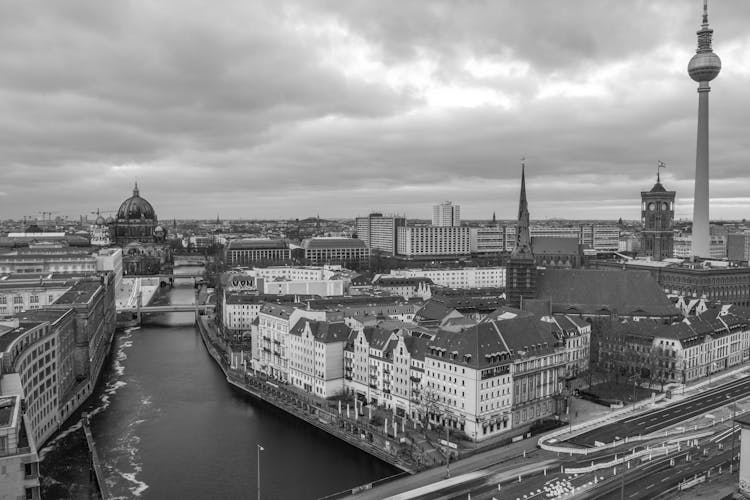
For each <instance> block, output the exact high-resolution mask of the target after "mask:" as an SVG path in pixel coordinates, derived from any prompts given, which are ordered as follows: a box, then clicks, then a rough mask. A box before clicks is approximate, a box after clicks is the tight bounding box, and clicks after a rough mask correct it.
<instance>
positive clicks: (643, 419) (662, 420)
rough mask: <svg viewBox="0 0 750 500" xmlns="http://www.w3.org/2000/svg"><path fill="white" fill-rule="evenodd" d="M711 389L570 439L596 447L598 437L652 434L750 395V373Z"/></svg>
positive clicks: (605, 438) (621, 437) (610, 439)
mask: <svg viewBox="0 0 750 500" xmlns="http://www.w3.org/2000/svg"><path fill="white" fill-rule="evenodd" d="M710 391H711V392H708V393H704V394H700V395H698V396H694V397H691V398H689V399H686V400H684V401H681V402H678V403H674V404H672V405H669V406H667V407H666V408H663V409H660V410H653V411H650V412H648V413H644V414H640V415H635V416H632V417H626V418H624V419H622V420H618V421H616V422H613V423H611V424H607V425H604V426H602V427H597V428H596V429H593V430H591V431H589V432H585V433H583V434H579V435H577V436H575V437H573V438H571V439H569V440H568V441H569V442H571V443H575V444H577V445H580V446H588V447H595V446H596V441H599V442H601V443H609V442H612V441H613V440H617V439H624V438H625V437H630V436H638V435H645V434H651V433H654V432H657V431H660V430H662V429H666V428H667V427H671V426H674V425H677V424H679V423H680V422H684V421H686V420H689V419H691V418H693V417H696V416H698V415H701V414H703V413H706V412H707V411H710V410H713V409H715V408H719V407H721V406H726V405H727V404H728V403H730V402H734V401H737V400H739V399H743V398H746V397H747V396H749V395H750V377H747V378H743V379H740V380H736V381H733V382H729V383H728V384H725V385H722V386H719V387H716V388H713V389H711V390H710Z"/></svg>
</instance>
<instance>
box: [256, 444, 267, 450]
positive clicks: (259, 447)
mask: <svg viewBox="0 0 750 500" xmlns="http://www.w3.org/2000/svg"><path fill="white" fill-rule="evenodd" d="M258 449H259V450H260V451H266V449H265V448H263V447H262V446H261V445H258Z"/></svg>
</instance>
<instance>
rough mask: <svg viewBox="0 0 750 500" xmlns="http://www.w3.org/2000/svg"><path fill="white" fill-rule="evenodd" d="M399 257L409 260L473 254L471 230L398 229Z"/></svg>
mask: <svg viewBox="0 0 750 500" xmlns="http://www.w3.org/2000/svg"><path fill="white" fill-rule="evenodd" d="M397 248H398V250H397V253H398V254H399V255H403V256H405V257H408V258H419V257H429V256H433V257H438V256H442V257H445V256H454V255H469V254H471V228H470V227H467V226H463V227H455V226H407V227H399V228H398V247H397Z"/></svg>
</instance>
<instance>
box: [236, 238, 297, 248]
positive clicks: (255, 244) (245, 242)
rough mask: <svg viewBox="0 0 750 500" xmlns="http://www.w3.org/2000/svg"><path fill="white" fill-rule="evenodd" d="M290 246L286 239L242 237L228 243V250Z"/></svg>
mask: <svg viewBox="0 0 750 500" xmlns="http://www.w3.org/2000/svg"><path fill="white" fill-rule="evenodd" d="M288 248H289V243H288V242H286V241H284V240H271V239H266V238H241V239H238V240H232V241H230V242H229V244H228V245H227V249H228V250H264V249H281V250H286V249H288Z"/></svg>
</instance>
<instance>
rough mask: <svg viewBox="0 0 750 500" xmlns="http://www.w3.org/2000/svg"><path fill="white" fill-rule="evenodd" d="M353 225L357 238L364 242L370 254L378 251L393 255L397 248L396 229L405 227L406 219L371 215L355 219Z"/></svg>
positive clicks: (379, 214) (376, 214) (378, 214)
mask: <svg viewBox="0 0 750 500" xmlns="http://www.w3.org/2000/svg"><path fill="white" fill-rule="evenodd" d="M355 224H356V230H357V238H359V239H360V240H362V241H364V242H365V245H366V246H367V248H368V250H370V252H372V251H373V250H380V251H383V252H386V253H389V254H394V253H396V249H397V248H398V246H397V243H396V239H397V237H398V228H399V227H403V226H405V225H406V218H405V217H397V216H393V215H390V216H383V214H381V213H371V214H370V215H368V216H367V217H357V219H356V221H355Z"/></svg>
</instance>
